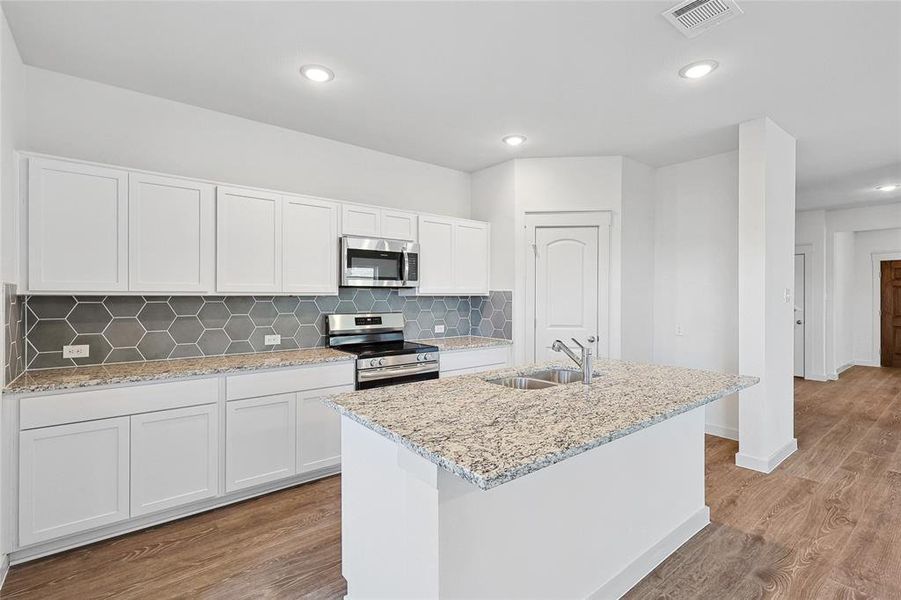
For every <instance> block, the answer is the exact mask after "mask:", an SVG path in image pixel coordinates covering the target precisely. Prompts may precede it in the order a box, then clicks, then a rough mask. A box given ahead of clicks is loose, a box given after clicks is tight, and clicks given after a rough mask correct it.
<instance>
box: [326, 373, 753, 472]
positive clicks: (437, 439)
mask: <svg viewBox="0 0 901 600" xmlns="http://www.w3.org/2000/svg"><path fill="white" fill-rule="evenodd" d="M548 366H563V367H568V366H569V365H566V364H564V363H560V362H552V363H543V364H538V365H529V366H524V367H519V368H506V369H501V370H497V371H491V372H486V373H479V374H477V375H465V376H459V377H452V378H448V379H438V380H431V381H424V382H419V383H410V384H406V385H399V386H390V387H384V388H376V389H371V390H365V391H358V392H347V393H344V394H339V395H337V396H334V397H332V398H330V399H329V400H327V401H326V403H327V404H328V405H330V406H331V407H332V408H334V409H335V410H337V411H338V412H339V413H341V414H342V415H345V416H347V417H349V418H350V419H352V420H354V421H356V422H358V423H360V424H361V425H363V426H364V427H367V428H369V429H372V430H373V431H375V432H377V433H379V434H381V435H383V436H385V437H387V438H388V439H391V440H393V441H395V442H397V443H399V444H401V445H403V446H404V447H406V448H408V449H410V450H411V451H413V452H415V453H416V454H419V455H420V456H422V457H424V458H426V459H427V460H429V461H431V462H433V463H434V464H436V465H438V466H440V467H442V468H444V469H446V470H448V471H450V472H451V473H454V474H456V475H458V476H459V477H461V478H463V479H464V480H466V481H469V482H471V483H473V484H475V485H476V486H478V487H479V488H481V489H483V490H487V489H490V488H493V487H495V486H498V485H500V484H503V483H506V482H508V481H512V480H513V479H516V478H517V477H522V476H523V475H527V474H528V473H531V472H533V471H537V470H538V469H542V468H544V467H548V466H550V465H552V464H554V463H557V462H560V461H562V460H565V459H567V458H569V457H571V456H575V455H577V454H580V453H582V452H585V451H587V450H591V449H592V448H595V447H597V446H600V445H603V444H606V443H609V442H611V441H613V440H616V439H618V438H621V437H623V436H626V435H629V434H630V433H633V432H635V431H638V430H640V429H644V428H646V427H650V426H651V425H654V424H656V423H659V422H661V421H664V420H666V419H669V418H671V417H673V416H676V415H678V414H681V413H684V412H686V411H689V410H691V409H694V408H697V407H700V406H703V405H705V404H709V403H710V402H713V401H715V400H718V399H719V398H723V397H725V396H728V395H729V394H733V393H735V392H737V391H739V390H741V389H744V388H746V387H750V386H752V385H754V384H756V383H757V382H758V381H759V380H758V379H757V378H756V377H743V376H739V375H726V374H722V373H714V372H711V371H702V370H698V369H686V368H681V367H668V366H660V365H648V364H639V363H629V362H623V361H606V360H599V361H597V362H596V363H595V371H596V372H597V373H598V375H596V377H595V380H594V382H593V383H592V384H591V385H590V386H585V385H583V384H582V383H570V384H565V385H558V386H554V387H550V388H545V389H540V390H516V389H511V388H507V387H503V386H500V385H496V384H492V383H488V382H487V381H486V380H487V379H491V378H495V377H505V376H510V375H522V374H528V373H530V372H534V371H536V370H538V369H541V368H546V367H548Z"/></svg>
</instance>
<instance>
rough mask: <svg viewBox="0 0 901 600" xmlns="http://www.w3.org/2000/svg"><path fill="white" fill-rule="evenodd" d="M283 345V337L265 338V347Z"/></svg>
mask: <svg viewBox="0 0 901 600" xmlns="http://www.w3.org/2000/svg"><path fill="white" fill-rule="evenodd" d="M281 343H282V336H280V335H278V334H275V335H266V336H263V345H264V346H278V345H279V344H281Z"/></svg>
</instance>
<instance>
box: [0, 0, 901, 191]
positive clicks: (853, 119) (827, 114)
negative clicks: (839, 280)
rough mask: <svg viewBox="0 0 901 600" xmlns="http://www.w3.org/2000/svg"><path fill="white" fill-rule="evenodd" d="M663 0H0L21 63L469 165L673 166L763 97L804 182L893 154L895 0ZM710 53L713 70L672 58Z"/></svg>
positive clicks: (899, 69) (897, 145)
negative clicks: (716, 14)
mask: <svg viewBox="0 0 901 600" xmlns="http://www.w3.org/2000/svg"><path fill="white" fill-rule="evenodd" d="M673 4H675V2H663V3H658V2H595V3H588V2H574V3H569V2H566V3H564V2H550V3H545V2H516V3H514V2H495V3H481V2H456V3H451V2H418V3H415V2H398V3H376V2H361V3H356V2H321V3H299V2H43V1H31V2H3V6H4V10H5V12H6V15H7V17H8V20H9V22H10V26H11V28H12V31H13V33H14V35H15V38H16V40H17V43H18V45H19V50H20V52H21V54H22V57H23V60H24V61H25V62H26V63H27V64H30V65H34V66H38V67H43V68H46V69H51V70H54V71H60V72H63V73H68V74H71V75H75V76H78V77H84V78H87V79H92V80H96V81H100V82H104V83H108V84H112V85H116V86H121V87H125V88H130V89H133V90H138V91H141V92H145V93H148V94H153V95H156V96H161V97H165V98H170V99H173V100H178V101H181V102H186V103H189V104H194V105H197V106H203V107H207V108H211V109H214V110H218V111H222V112H226V113H231V114H235V115H240V116H243V117H247V118H250V119H254V120H257V121H263V122H266V123H271V124H275V125H280V126H283V127H288V128H291V129H296V130H298V131H304V132H307V133H312V134H316V135H321V136H324V137H328V138H333V139H336V140H341V141H345V142H349V143H353V144H357V145H360V146H365V147H368V148H374V149H377V150H382V151H385V152H389V153H393V154H397V155H401V156H406V157H410V158H415V159H419V160H422V161H427V162H430V163H435V164H439V165H444V166H447V167H452V168H456V169H461V170H464V171H473V170H477V169H480V168H483V167H486V166H489V165H492V164H495V163H498V162H502V161H504V160H506V159H508V158H510V157H511V156H578V155H605V154H625V155H627V156H631V157H634V158H636V159H638V160H640V161H643V162H645V163H648V164H650V165H654V166H657V165H662V164H668V163H672V162H678V161H682V160H688V159H691V158H696V157H700V156H705V155H709V154H713V153H716V152H721V151H726V150H730V149H734V148H736V147H737V135H738V134H737V127H736V126H735V124H736V123H739V122H741V121H744V120H747V119H752V118H755V117H758V116H762V115H768V116H770V117H771V118H772V119H773V120H775V121H776V122H777V123H779V124H780V125H781V126H782V127H784V128H785V129H787V130H788V131H789V132H791V133H792V134H794V135H795V136H796V137H797V138H798V185H799V188H800V189H801V191H802V192H804V191H805V190H813V191H816V190H817V189H820V188H822V187H823V186H827V189H828V184H829V183H830V182H836V181H840V180H844V179H846V178H853V176H855V175H857V174H861V173H866V172H872V171H873V170H878V169H885V168H896V167H891V166H890V165H896V166H897V165H899V164H901V3H899V2H781V1H774V2H749V1H747V0H746V1H744V2H741V0H740V5H741V7H742V8H743V9H744V11H745V14H744V15H743V16H741V17H739V18H737V19H735V20H733V21H730V22H728V23H726V24H724V25H722V26H720V27H719V28H716V29H714V30H712V31H710V32H708V33H706V34H704V35H702V36H701V37H699V38H696V39H693V40H688V39H686V38H684V37H682V36H681V35H680V34H679V33H678V32H676V31H675V30H674V29H673V28H672V27H671V26H670V25H669V24H668V23H666V22H665V21H664V20H663V18H662V17H661V16H660V12H662V11H663V10H664V9H665V8H668V7H669V6H671V5H673ZM703 58H714V59H716V60H718V61H719V62H720V65H721V66H720V68H719V70H718V71H716V72H715V73H714V74H713V75H711V76H710V77H709V78H708V79H707V80H700V81H687V80H683V79H680V78H679V77H678V76H677V71H678V69H679V68H680V67H681V66H683V65H684V64H686V63H688V62H691V61H694V60H697V59H703ZM304 63H321V64H324V65H327V66H329V67H330V68H332V69H333V70H334V71H335V73H336V75H337V77H336V79H335V80H334V81H333V82H331V83H329V84H327V85H315V84H312V83H310V82H307V81H304V80H301V78H300V77H299V76H298V73H297V70H298V68H299V67H300V65H301V64H304ZM514 132H515V133H523V134H525V135H527V136H528V138H529V141H528V143H527V144H526V145H525V146H523V147H521V148H519V149H515V150H514V149H511V148H508V147H506V146H504V145H503V144H501V143H500V138H501V136H503V135H504V134H507V133H514ZM899 175H901V173H899ZM874 184H875V182H874ZM869 187H870V188H871V186H869ZM871 191H872V190H871V189H868V190H867V191H866V193H865V194H862V195H860V197H855V198H853V199H849V201H856V200H864V201H865V200H868V199H869V196H870V195H871V194H870V192H871Z"/></svg>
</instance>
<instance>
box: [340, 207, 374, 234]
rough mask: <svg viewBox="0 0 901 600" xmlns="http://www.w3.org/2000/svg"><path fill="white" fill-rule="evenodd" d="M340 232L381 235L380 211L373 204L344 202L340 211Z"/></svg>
mask: <svg viewBox="0 0 901 600" xmlns="http://www.w3.org/2000/svg"><path fill="white" fill-rule="evenodd" d="M341 233H342V234H343V235H358V236H365V237H381V235H382V225H381V211H380V210H379V209H378V208H376V207H374V206H357V205H354V204H344V205H343V207H342V212H341Z"/></svg>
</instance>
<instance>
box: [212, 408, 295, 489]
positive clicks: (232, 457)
mask: <svg viewBox="0 0 901 600" xmlns="http://www.w3.org/2000/svg"><path fill="white" fill-rule="evenodd" d="M296 409H297V401H296V399H295V394H279V395H277V396H266V397H264V398H250V399H247V400H232V401H231V402H228V403H227V404H226V425H225V491H227V492H233V491H235V490H240V489H243V488H247V487H251V486H254V485H257V484H260V483H266V482H267V481H275V480H277V479H282V478H285V477H290V476H291V475H294V473H295V469H294V467H295V458H296V447H295V442H296V436H297V420H296Z"/></svg>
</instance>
